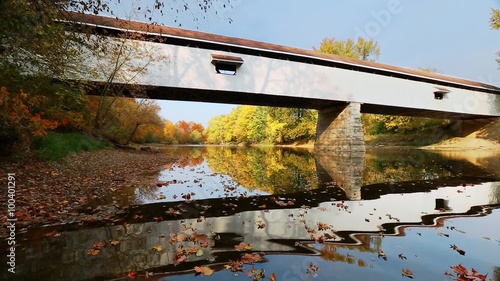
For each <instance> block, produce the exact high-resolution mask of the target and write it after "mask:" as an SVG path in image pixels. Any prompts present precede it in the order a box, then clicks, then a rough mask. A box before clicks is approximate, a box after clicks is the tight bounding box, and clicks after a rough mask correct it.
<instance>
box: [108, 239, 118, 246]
mask: <svg viewBox="0 0 500 281" xmlns="http://www.w3.org/2000/svg"><path fill="white" fill-rule="evenodd" d="M109 244H111V245H113V246H116V245H118V244H120V241H118V240H111V242H109Z"/></svg>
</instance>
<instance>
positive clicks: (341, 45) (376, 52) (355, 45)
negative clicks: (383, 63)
mask: <svg viewBox="0 0 500 281" xmlns="http://www.w3.org/2000/svg"><path fill="white" fill-rule="evenodd" d="M313 49H314V50H316V51H320V52H322V53H327V54H335V55H340V56H343V57H349V58H355V59H362V60H368V61H376V60H377V59H378V57H379V56H380V46H379V45H378V43H377V42H375V41H374V40H373V39H371V38H370V39H365V38H363V37H358V39H357V40H356V41H354V40H352V39H347V40H337V39H335V38H334V37H326V38H324V39H323V40H322V41H321V44H320V46H319V48H316V47H314V48H313Z"/></svg>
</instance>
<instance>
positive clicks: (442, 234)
mask: <svg viewBox="0 0 500 281" xmlns="http://www.w3.org/2000/svg"><path fill="white" fill-rule="evenodd" d="M438 235H439V236H443V237H450V235H449V234H446V233H442V232H439V233H438Z"/></svg>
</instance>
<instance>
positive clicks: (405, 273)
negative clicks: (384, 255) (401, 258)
mask: <svg viewBox="0 0 500 281" xmlns="http://www.w3.org/2000/svg"><path fill="white" fill-rule="evenodd" d="M401 275H403V276H405V277H408V278H413V272H412V271H411V270H409V269H407V268H405V269H403V270H402V271H401Z"/></svg>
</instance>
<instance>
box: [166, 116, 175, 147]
mask: <svg viewBox="0 0 500 281" xmlns="http://www.w3.org/2000/svg"><path fill="white" fill-rule="evenodd" d="M176 129H177V128H176V127H175V125H174V123H172V121H169V120H166V121H165V124H164V126H163V136H164V139H165V142H166V143H168V144H176V143H177V140H176V139H175V130H176Z"/></svg>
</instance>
